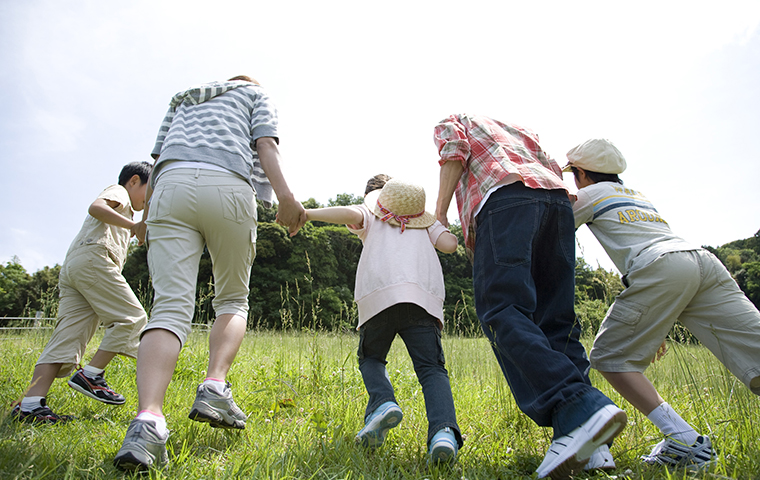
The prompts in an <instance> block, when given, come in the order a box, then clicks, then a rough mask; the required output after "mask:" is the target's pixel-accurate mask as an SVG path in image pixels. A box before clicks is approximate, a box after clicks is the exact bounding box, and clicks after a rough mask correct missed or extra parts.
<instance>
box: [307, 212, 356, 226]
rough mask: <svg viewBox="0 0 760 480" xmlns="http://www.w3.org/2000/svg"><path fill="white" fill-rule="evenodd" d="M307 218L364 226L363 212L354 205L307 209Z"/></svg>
mask: <svg viewBox="0 0 760 480" xmlns="http://www.w3.org/2000/svg"><path fill="white" fill-rule="evenodd" d="M306 219H307V220H316V221H318V222H327V223H337V224H346V225H352V226H354V227H357V228H362V227H363V226H364V217H363V216H362V214H361V212H360V211H359V210H357V209H356V208H352V207H325V208H313V209H307V210H306Z"/></svg>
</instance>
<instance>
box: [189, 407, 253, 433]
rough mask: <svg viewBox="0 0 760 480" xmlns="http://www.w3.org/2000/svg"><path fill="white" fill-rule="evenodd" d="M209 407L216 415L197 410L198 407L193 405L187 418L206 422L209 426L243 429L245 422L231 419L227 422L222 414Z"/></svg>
mask: <svg viewBox="0 0 760 480" xmlns="http://www.w3.org/2000/svg"><path fill="white" fill-rule="evenodd" d="M209 409H211V411H212V412H213V413H214V414H215V415H216V416H214V415H209V414H208V413H206V412H202V411H200V410H198V408H196V407H193V409H192V410H190V414H189V415H188V418H189V419H190V420H195V421H196V422H201V423H208V424H209V425H210V426H211V428H227V429H234V430H245V422H243V421H241V420H233V421H232V422H231V423H228V422H227V421H226V419H225V418H224V415H222V414H220V413H217V412H216V411H215V410H213V409H212V408H211V407H210V406H209Z"/></svg>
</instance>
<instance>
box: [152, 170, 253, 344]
mask: <svg viewBox="0 0 760 480" xmlns="http://www.w3.org/2000/svg"><path fill="white" fill-rule="evenodd" d="M256 215H257V212H256V195H255V193H254V191H253V188H252V187H251V185H250V184H249V183H248V182H247V181H245V180H244V179H242V178H241V177H239V176H237V175H235V174H232V173H226V172H219V171H215V170H207V169H200V168H176V169H173V170H169V171H166V172H163V173H161V174H160V175H159V177H158V180H157V183H156V187H155V189H154V191H153V195H152V196H151V199H150V209H149V210H148V218H147V220H146V223H147V225H148V234H147V244H148V268H149V269H150V274H151V277H152V279H153V289H154V291H155V298H154V302H153V309H152V310H151V315H150V320H149V321H148V326H147V327H146V331H147V330H150V329H154V328H160V329H164V330H168V331H170V332H172V333H174V334H175V335H176V336H177V338H179V340H180V342H181V344H182V345H184V344H185V340H187V336H188V335H189V333H190V325H191V322H192V319H193V313H194V310H195V287H196V283H197V278H198V263H199V261H200V258H201V254H202V253H203V247H204V246H206V247H207V248H208V251H209V254H210V255H211V262H212V264H213V267H212V268H213V274H214V293H215V296H214V300H213V302H212V305H213V307H214V311H215V313H216V316H217V317H218V316H219V315H224V314H233V315H240V316H242V317H243V318H247V316H248V282H249V280H250V277H251V265H252V264H253V259H254V257H255V256H256V225H257V222H256V219H257V216H256Z"/></svg>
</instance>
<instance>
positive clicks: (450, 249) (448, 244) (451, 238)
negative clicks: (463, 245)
mask: <svg viewBox="0 0 760 480" xmlns="http://www.w3.org/2000/svg"><path fill="white" fill-rule="evenodd" d="M435 248H437V249H438V250H440V251H441V252H443V253H454V252H456V251H457V236H456V235H454V234H453V233H451V232H449V231H448V230H447V231H445V232H443V233H442V234H440V235H439V236H438V240H436V241H435Z"/></svg>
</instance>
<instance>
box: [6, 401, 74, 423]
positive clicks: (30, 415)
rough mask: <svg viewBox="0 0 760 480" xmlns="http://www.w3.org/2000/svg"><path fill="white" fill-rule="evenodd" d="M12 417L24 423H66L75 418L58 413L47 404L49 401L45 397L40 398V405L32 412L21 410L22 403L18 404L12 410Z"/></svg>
mask: <svg viewBox="0 0 760 480" xmlns="http://www.w3.org/2000/svg"><path fill="white" fill-rule="evenodd" d="M11 418H12V419H14V420H16V421H17V422H24V423H36V424H43V423H47V424H52V423H66V422H68V421H70V420H74V417H73V416H71V415H56V414H55V413H53V411H52V410H50V407H48V406H47V402H45V399H44V398H43V399H42V400H40V406H39V407H37V408H35V409H34V410H32V411H31V412H25V411H23V410H21V405H16V406H15V407H14V408H13V411H11Z"/></svg>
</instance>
